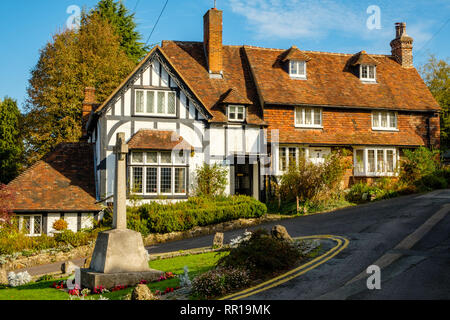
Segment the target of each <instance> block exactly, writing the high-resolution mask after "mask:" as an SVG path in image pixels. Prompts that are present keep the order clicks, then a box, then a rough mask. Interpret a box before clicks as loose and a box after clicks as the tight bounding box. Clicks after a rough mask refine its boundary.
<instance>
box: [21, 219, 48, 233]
mask: <svg viewBox="0 0 450 320" xmlns="http://www.w3.org/2000/svg"><path fill="white" fill-rule="evenodd" d="M24 217H30V233H25V235H26V236H28V237H39V236H41V235H42V234H43V233H44V232H43V231H44V230H43V228H44V224H43V218H42V215H41V214H24V215H20V216H19V230H20V231H22V230H23V223H24ZM36 217H40V218H41V233H39V234H37V233H34V222H35V218H36Z"/></svg>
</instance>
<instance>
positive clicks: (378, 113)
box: [371, 111, 399, 131]
mask: <svg viewBox="0 0 450 320" xmlns="http://www.w3.org/2000/svg"><path fill="white" fill-rule="evenodd" d="M383 114H386V118H387V120H386V121H387V127H382V126H381V119H382V116H383ZM391 114H394V115H395V127H391ZM375 117H378V126H377V127H375V126H374V125H373V120H374V118H375ZM371 121H372V130H375V131H399V130H398V112H394V111H372V117H371Z"/></svg>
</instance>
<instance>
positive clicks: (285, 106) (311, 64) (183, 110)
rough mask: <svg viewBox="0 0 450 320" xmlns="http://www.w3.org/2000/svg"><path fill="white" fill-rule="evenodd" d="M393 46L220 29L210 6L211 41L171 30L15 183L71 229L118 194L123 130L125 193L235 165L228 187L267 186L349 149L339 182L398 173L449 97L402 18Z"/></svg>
mask: <svg viewBox="0 0 450 320" xmlns="http://www.w3.org/2000/svg"><path fill="white" fill-rule="evenodd" d="M395 29H396V30H395V31H396V34H395V39H394V40H393V41H392V42H391V44H390V45H391V48H392V51H391V55H373V54H369V53H367V52H365V51H361V52H358V53H350V54H342V53H326V52H315V51H306V50H304V48H298V47H296V46H292V47H291V48H290V49H287V50H286V49H268V48H260V47H251V46H245V45H244V46H229V45H224V44H223V43H222V11H220V10H217V9H215V8H214V9H211V10H209V11H208V12H207V13H206V14H205V16H204V41H203V42H188V41H181V42H180V41H163V42H162V44H161V46H156V47H155V48H153V50H152V51H151V52H150V53H149V54H148V55H147V56H146V57H145V58H144V59H143V60H142V61H141V63H140V64H139V65H138V66H137V67H136V68H135V70H134V71H133V72H132V73H131V74H130V75H129V76H128V77H127V78H126V79H124V81H123V82H122V84H121V85H120V86H119V87H118V88H117V89H116V90H115V91H114V92H113V93H112V94H111V95H110V97H109V98H108V99H107V100H106V101H103V102H102V103H101V104H98V103H97V101H96V99H95V88H87V89H86V97H85V101H84V104H83V121H84V124H85V138H84V141H85V142H82V143H80V144H71V145H62V146H59V147H58V148H57V150H55V151H54V152H53V153H52V154H50V155H48V156H47V157H45V158H44V159H43V160H41V161H39V162H38V163H37V164H36V165H34V166H33V167H31V168H30V169H29V170H28V171H27V172H25V173H24V174H22V175H21V176H20V177H18V178H17V179H16V180H15V181H13V182H12V183H11V186H13V187H14V189H15V190H16V192H17V199H16V204H15V208H14V209H15V212H16V213H17V214H18V215H19V216H20V223H21V224H22V225H23V226H25V229H26V230H28V231H29V234H30V235H36V234H41V233H50V232H51V231H52V221H54V220H55V219H59V218H60V217H63V218H64V219H66V220H67V221H68V222H69V225H70V226H71V229H73V230H80V229H81V228H83V227H86V226H88V222H87V221H88V220H87V219H88V218H89V217H96V215H97V214H98V213H99V212H100V211H101V207H100V205H99V204H100V203H108V202H111V201H112V195H113V181H114V172H115V168H114V164H115V159H114V153H113V149H114V146H115V144H116V141H115V139H116V134H117V133H119V132H123V133H125V137H126V140H127V141H128V144H129V149H130V152H129V155H128V159H127V161H128V162H127V163H128V171H127V172H128V186H129V194H130V196H132V195H137V196H139V197H140V198H142V199H143V201H152V200H157V199H162V198H164V199H169V200H173V201H179V200H183V199H187V198H188V197H189V195H190V194H191V191H192V188H193V186H194V185H195V170H196V168H198V167H199V166H201V165H202V164H203V163H219V164H221V165H223V166H226V167H227V168H228V169H229V170H228V172H229V177H228V178H229V179H228V180H229V183H228V187H227V189H226V192H227V193H228V194H246V195H250V196H253V197H255V198H257V199H259V200H261V201H265V200H266V198H267V194H268V190H267V188H266V185H268V184H267V183H266V182H267V181H268V180H269V179H272V180H276V179H277V177H279V176H280V175H282V173H283V172H284V171H285V170H286V168H287V167H288V165H289V162H290V161H295V159H297V158H298V157H300V156H303V155H305V156H306V157H308V159H310V161H312V162H316V163H319V162H321V161H323V160H324V158H325V157H326V156H327V155H328V154H330V153H331V152H332V151H333V149H337V148H347V149H350V150H352V152H353V164H354V169H353V171H351V172H349V173H348V174H347V176H346V179H345V181H344V182H343V183H345V184H346V185H350V184H352V183H354V182H355V181H358V180H370V179H373V178H376V177H381V176H392V175H395V171H396V168H397V166H398V163H399V159H400V157H401V150H402V149H404V148H417V147H419V146H427V147H438V146H439V139H440V136H439V134H440V133H439V132H440V128H439V112H440V107H439V105H438V103H437V102H436V101H435V100H434V98H433V97H432V95H431V93H430V92H429V90H428V88H427V87H426V85H425V84H424V82H423V80H422V79H421V78H420V76H419V74H418V72H417V70H416V69H415V68H414V67H413V57H412V45H413V39H412V38H411V37H410V36H408V35H407V33H406V24H405V23H397V24H396V26H395Z"/></svg>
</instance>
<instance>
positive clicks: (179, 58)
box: [161, 41, 265, 125]
mask: <svg viewBox="0 0 450 320" xmlns="http://www.w3.org/2000/svg"><path fill="white" fill-rule="evenodd" d="M161 48H162V50H163V51H164V52H165V54H166V55H167V56H168V58H169V59H170V61H171V62H172V63H173V64H174V66H175V67H176V69H177V70H178V71H179V72H180V74H181V76H182V77H183V78H185V79H187V80H188V81H189V84H190V86H191V87H192V89H193V90H194V91H195V92H196V93H197V94H198V95H199V97H201V99H202V101H203V103H204V104H205V107H206V108H207V109H208V110H209V111H210V112H211V114H212V115H213V119H212V121H211V122H228V117H227V116H226V112H225V106H224V105H223V104H221V102H222V99H223V97H224V94H226V93H227V92H228V91H229V90H230V88H235V89H236V90H237V91H238V92H239V94H240V95H242V97H243V98H244V99H246V100H248V102H250V103H251V104H249V107H248V115H247V119H246V121H247V123H249V124H256V125H263V124H265V122H264V120H263V119H262V107H261V106H260V104H259V97H258V94H257V90H256V86H255V83H254V81H253V78H252V74H251V70H250V66H249V64H248V61H247V58H246V55H245V52H244V48H243V47H241V46H223V79H211V78H210V75H209V71H208V68H207V63H206V57H205V51H204V48H203V43H202V42H182V41H163V43H162V47H161Z"/></svg>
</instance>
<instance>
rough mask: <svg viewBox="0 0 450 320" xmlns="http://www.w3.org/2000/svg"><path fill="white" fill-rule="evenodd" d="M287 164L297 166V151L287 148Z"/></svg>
mask: <svg viewBox="0 0 450 320" xmlns="http://www.w3.org/2000/svg"><path fill="white" fill-rule="evenodd" d="M289 164H290V165H294V164H297V149H296V148H289Z"/></svg>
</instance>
